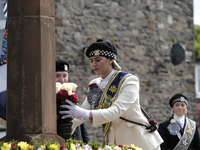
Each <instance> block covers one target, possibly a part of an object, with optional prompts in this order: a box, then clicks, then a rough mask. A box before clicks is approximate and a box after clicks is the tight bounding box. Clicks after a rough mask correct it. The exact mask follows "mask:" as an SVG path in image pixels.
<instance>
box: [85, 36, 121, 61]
mask: <svg viewBox="0 0 200 150" xmlns="http://www.w3.org/2000/svg"><path fill="white" fill-rule="evenodd" d="M86 56H87V57H88V58H90V57H92V56H103V57H107V58H112V59H116V56H117V49H116V47H115V46H114V45H113V44H112V43H111V42H110V41H108V40H102V39H98V40H97V41H96V42H95V43H92V44H91V45H90V46H89V47H88V48H87V51H86Z"/></svg>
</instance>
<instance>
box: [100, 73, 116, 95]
mask: <svg viewBox="0 0 200 150" xmlns="http://www.w3.org/2000/svg"><path fill="white" fill-rule="evenodd" d="M115 72H116V70H115V69H113V70H112V71H111V72H110V74H109V75H108V76H107V77H106V78H105V79H103V78H102V79H101V82H100V83H99V87H100V89H101V90H102V91H103V90H104V89H105V87H106V85H107V84H108V82H109V80H110V78H111V77H112V75H113V74H114V73H115Z"/></svg>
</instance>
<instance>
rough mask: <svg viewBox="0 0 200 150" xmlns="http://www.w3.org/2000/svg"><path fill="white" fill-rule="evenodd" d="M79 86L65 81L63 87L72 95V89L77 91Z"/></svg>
mask: <svg viewBox="0 0 200 150" xmlns="http://www.w3.org/2000/svg"><path fill="white" fill-rule="evenodd" d="M77 87H78V86H77V85H76V84H75V83H63V84H62V85H61V89H63V90H66V91H67V92H68V95H69V96H71V95H72V91H75V90H76V88H77Z"/></svg>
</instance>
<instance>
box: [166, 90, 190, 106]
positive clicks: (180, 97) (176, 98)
mask: <svg viewBox="0 0 200 150" xmlns="http://www.w3.org/2000/svg"><path fill="white" fill-rule="evenodd" d="M176 102H184V103H185V104H186V105H188V98H187V97H186V96H185V95H183V94H180V93H178V94H175V95H174V96H172V98H171V99H170V100H169V105H170V106H171V107H173V106H174V104H175V103H176Z"/></svg>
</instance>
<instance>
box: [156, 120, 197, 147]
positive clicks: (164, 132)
mask: <svg viewBox="0 0 200 150" xmlns="http://www.w3.org/2000/svg"><path fill="white" fill-rule="evenodd" d="M169 124H170V120H167V121H165V122H162V123H160V124H159V127H158V132H159V134H160V135H161V137H162V139H163V140H164V142H163V143H162V144H161V150H173V148H174V147H175V146H176V145H177V143H178V142H179V138H178V136H177V135H172V134H170V133H169V131H168V129H167V127H168V125H169ZM184 128H185V126H184ZM188 150H200V139H199V132H198V127H197V125H196V131H195V133H194V137H193V140H192V142H191V143H190V146H189V149H188Z"/></svg>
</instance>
